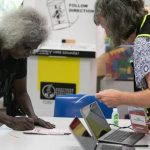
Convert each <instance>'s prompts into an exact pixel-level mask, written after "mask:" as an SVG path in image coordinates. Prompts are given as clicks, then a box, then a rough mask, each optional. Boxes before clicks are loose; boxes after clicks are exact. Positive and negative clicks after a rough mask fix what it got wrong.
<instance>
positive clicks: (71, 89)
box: [40, 82, 76, 100]
mask: <svg viewBox="0 0 150 150" xmlns="http://www.w3.org/2000/svg"><path fill="white" fill-rule="evenodd" d="M65 94H76V84H73V83H53V82H41V87H40V98H41V99H48V100H54V99H55V97H56V96H57V95H65Z"/></svg>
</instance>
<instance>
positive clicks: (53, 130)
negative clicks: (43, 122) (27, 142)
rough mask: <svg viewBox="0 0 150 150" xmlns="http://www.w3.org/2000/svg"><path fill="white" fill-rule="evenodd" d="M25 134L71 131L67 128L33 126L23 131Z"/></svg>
mask: <svg viewBox="0 0 150 150" xmlns="http://www.w3.org/2000/svg"><path fill="white" fill-rule="evenodd" d="M23 133H25V134H42V135H69V134H71V132H70V131H69V130H67V129H56V128H54V129H46V128H42V127H35V128H34V129H33V130H27V131H24V132H23Z"/></svg>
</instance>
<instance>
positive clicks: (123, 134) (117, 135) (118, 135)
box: [104, 130, 133, 142]
mask: <svg viewBox="0 0 150 150" xmlns="http://www.w3.org/2000/svg"><path fill="white" fill-rule="evenodd" d="M132 134H133V132H127V131H122V130H116V131H114V132H113V133H112V134H110V135H108V136H107V137H105V138H104V140H108V141H114V142H123V141H124V140H126V139H127V138H128V137H129V136H130V135H132Z"/></svg>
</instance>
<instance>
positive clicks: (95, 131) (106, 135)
mask: <svg viewBox="0 0 150 150" xmlns="http://www.w3.org/2000/svg"><path fill="white" fill-rule="evenodd" d="M80 111H81V115H82V116H83V118H84V120H85V122H86V123H87V126H88V127H89V130H90V132H91V134H92V136H93V137H94V138H95V139H96V140H98V141H100V142H106V143H115V144H121V145H127V146H133V145H134V144H135V143H137V142H138V141H139V140H140V139H142V138H143V137H144V136H145V134H144V133H137V132H130V131H124V130H121V129H115V130H112V129H111V128H110V125H109V124H108V122H107V120H106V118H105V117H104V114H103V112H102V111H101V109H100V107H99V105H98V104H97V102H93V103H91V104H89V105H87V106H85V107H83V108H82V109H81V110H80Z"/></svg>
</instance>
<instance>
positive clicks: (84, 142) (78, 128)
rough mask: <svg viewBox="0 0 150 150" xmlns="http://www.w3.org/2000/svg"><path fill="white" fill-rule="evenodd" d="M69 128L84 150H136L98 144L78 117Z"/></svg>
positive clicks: (116, 145)
mask: <svg viewBox="0 0 150 150" xmlns="http://www.w3.org/2000/svg"><path fill="white" fill-rule="evenodd" d="M69 128H70V130H71V132H72V134H73V135H74V136H75V138H76V139H77V141H78V142H79V144H80V145H81V147H82V148H83V149H84V150H110V149H111V150H135V148H134V147H126V146H122V145H118V144H109V143H99V144H97V143H98V141H97V140H95V139H94V138H93V137H92V136H91V135H90V133H89V132H88V131H87V129H86V128H85V126H84V125H83V124H82V122H81V121H80V120H79V118H77V117H75V118H74V119H73V121H72V122H71V123H70V125H69Z"/></svg>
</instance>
